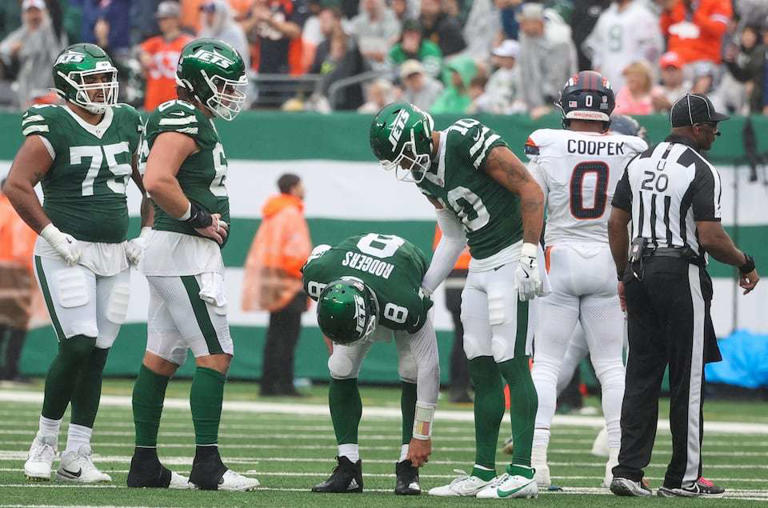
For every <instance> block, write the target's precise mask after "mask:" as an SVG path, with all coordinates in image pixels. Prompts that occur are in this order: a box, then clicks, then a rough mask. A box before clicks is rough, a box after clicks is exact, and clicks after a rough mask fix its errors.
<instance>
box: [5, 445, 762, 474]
mask: <svg viewBox="0 0 768 508" xmlns="http://www.w3.org/2000/svg"><path fill="white" fill-rule="evenodd" d="M131 447H133V445H131ZM189 448H192V446H189ZM161 449H162V447H161ZM222 451H223V452H224V460H225V461H226V462H227V463H230V464H264V463H269V462H306V463H310V464H311V463H315V464H332V463H333V459H332V458H330V457H329V458H323V457H231V458H230V457H227V455H226V448H223V449H222ZM394 451H396V450H394ZM329 452H330V453H333V450H329ZM161 457H162V459H161V460H162V462H163V463H164V464H166V465H185V466H191V465H192V454H191V453H190V455H189V456H163V455H162V453H161ZM26 458H27V452H25V451H15V452H7V451H0V462H11V461H19V460H25V459H26ZM93 459H94V461H95V462H96V463H101V464H108V463H115V464H130V462H131V457H130V456H129V455H103V456H102V455H99V454H94V455H93ZM365 462H366V463H368V464H394V462H395V459H394V458H393V459H391V460H390V459H365ZM429 463H430V464H432V465H443V466H455V465H456V464H457V462H456V461H455V460H430V461H429ZM549 465H550V466H555V467H558V466H563V467H592V468H600V469H604V468H605V462H604V461H603V460H600V459H597V458H596V459H595V462H559V461H551V462H550V463H549ZM648 467H659V468H666V467H667V464H650V465H649V466H648ZM707 468H708V469H725V470H730V469H744V470H749V469H758V470H760V469H768V465H765V464H709V463H708V464H707Z"/></svg>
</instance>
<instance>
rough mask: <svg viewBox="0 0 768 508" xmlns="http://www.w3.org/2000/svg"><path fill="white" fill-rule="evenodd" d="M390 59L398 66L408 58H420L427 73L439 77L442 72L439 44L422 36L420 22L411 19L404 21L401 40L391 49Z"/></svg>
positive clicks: (441, 56)
mask: <svg viewBox="0 0 768 508" xmlns="http://www.w3.org/2000/svg"><path fill="white" fill-rule="evenodd" d="M389 60H390V62H391V63H392V64H393V65H394V66H397V67H399V66H400V65H402V64H403V63H404V62H405V61H406V60H418V61H419V62H421V63H422V65H424V70H425V71H426V72H427V74H429V75H430V76H432V77H437V76H438V75H439V74H440V65H441V64H442V61H443V54H442V52H441V51H440V48H439V47H438V46H437V44H435V43H434V42H432V41H429V40H426V39H424V38H423V37H422V35H421V25H420V24H419V22H418V21H416V20H414V19H409V20H406V21H405V22H404V23H403V31H402V34H401V35H400V41H399V42H398V43H397V44H395V45H394V46H392V49H390V50H389ZM396 70H397V69H396Z"/></svg>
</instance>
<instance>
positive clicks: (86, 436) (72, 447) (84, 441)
mask: <svg viewBox="0 0 768 508" xmlns="http://www.w3.org/2000/svg"><path fill="white" fill-rule="evenodd" d="M91 434H93V429H89V428H88V427H84V426H83V425H75V424H74V423H70V424H69V432H67V448H66V449H65V450H64V453H67V452H77V450H79V449H80V447H81V446H83V445H89V444H91Z"/></svg>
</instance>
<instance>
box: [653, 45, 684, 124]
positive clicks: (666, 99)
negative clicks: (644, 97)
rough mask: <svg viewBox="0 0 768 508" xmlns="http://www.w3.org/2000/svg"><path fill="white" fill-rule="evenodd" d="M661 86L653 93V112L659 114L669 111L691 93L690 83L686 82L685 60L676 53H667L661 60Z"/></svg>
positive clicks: (654, 89) (655, 88)
mask: <svg viewBox="0 0 768 508" xmlns="http://www.w3.org/2000/svg"><path fill="white" fill-rule="evenodd" d="M659 68H660V69H661V85H658V86H656V87H654V88H653V90H652V91H651V101H652V102H653V110H654V111H656V112H657V113H664V112H667V111H669V108H671V107H672V104H674V103H675V101H677V99H679V98H680V97H682V96H683V95H685V94H687V93H688V92H690V91H691V85H690V83H688V82H686V81H685V76H684V73H683V60H682V58H680V55H678V54H677V53H675V52H674V51H667V52H666V53H664V54H663V55H662V56H661V58H660V59H659Z"/></svg>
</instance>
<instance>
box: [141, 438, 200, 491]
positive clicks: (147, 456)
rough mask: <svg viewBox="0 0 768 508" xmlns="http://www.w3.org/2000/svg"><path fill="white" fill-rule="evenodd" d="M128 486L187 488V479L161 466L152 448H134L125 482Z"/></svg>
mask: <svg viewBox="0 0 768 508" xmlns="http://www.w3.org/2000/svg"><path fill="white" fill-rule="evenodd" d="M126 483H127V484H128V487H130V488H139V489H140V488H147V489H188V488H190V487H189V483H188V482H187V479H186V478H184V477H183V476H181V475H178V474H176V473H174V472H173V471H171V470H170V469H168V468H167V467H165V466H163V465H162V464H161V463H160V460H159V459H158V458H157V452H156V451H155V449H154V448H136V451H135V452H134V455H133V457H132V458H131V469H130V470H129V471H128V480H127V482H126Z"/></svg>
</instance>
